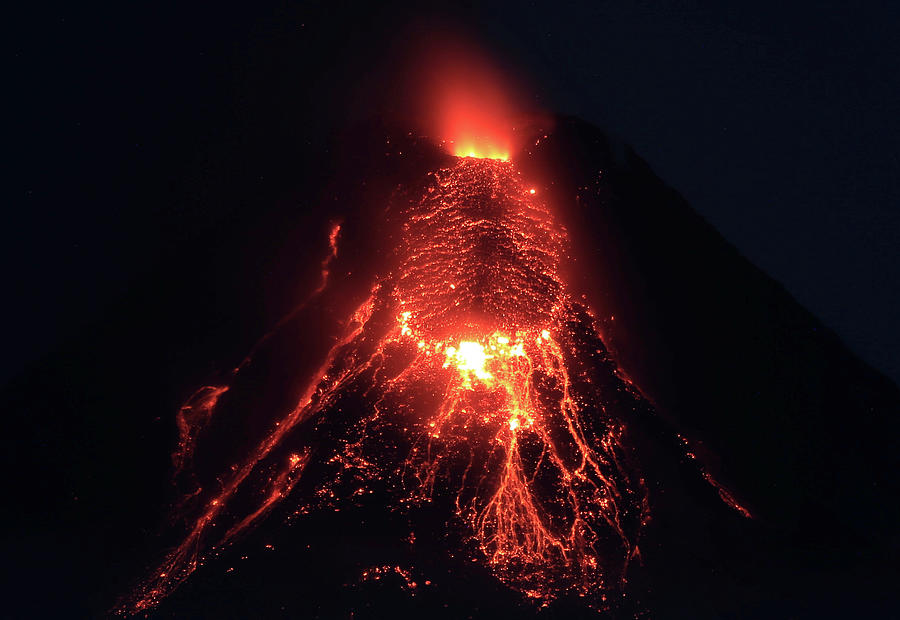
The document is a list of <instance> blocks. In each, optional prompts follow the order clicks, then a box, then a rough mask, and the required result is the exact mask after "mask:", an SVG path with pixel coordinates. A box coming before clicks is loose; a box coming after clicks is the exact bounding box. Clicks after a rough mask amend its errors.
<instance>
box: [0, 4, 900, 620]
mask: <svg viewBox="0 0 900 620" xmlns="http://www.w3.org/2000/svg"><path fill="white" fill-rule="evenodd" d="M7 24H8V25H9V26H10V28H9V30H10V31H11V33H10V35H9V36H8V38H7V46H6V50H7V51H6V54H7V59H8V60H9V61H10V62H9V65H10V68H11V70H10V71H9V73H8V76H9V77H8V78H7V80H6V91H5V92H6V100H7V101H8V102H9V106H10V111H8V112H7V115H6V123H7V126H8V128H7V134H6V135H7V139H6V144H7V151H8V153H9V157H8V159H9V161H8V163H7V181H6V183H5V189H6V190H7V198H6V204H7V209H6V210H5V212H4V215H5V220H4V225H3V226H2V227H0V235H2V237H0V248H2V249H0V251H2V265H3V269H4V271H3V279H4V283H5V291H6V294H5V295H4V304H3V309H4V318H5V325H6V326H7V330H6V337H5V341H4V345H5V352H4V355H3V357H2V362H0V383H2V384H4V385H6V384H7V383H8V384H9V386H12V387H11V388H10V389H9V390H8V393H10V394H13V395H14V397H13V398H16V396H15V395H16V394H25V395H26V398H25V400H24V404H22V402H20V401H16V407H17V408H16V410H15V412H14V414H13V415H12V416H11V418H13V420H12V422H13V424H12V426H11V427H9V428H7V430H6V432H5V436H6V438H7V442H8V445H7V446H6V447H5V449H4V450H3V451H2V452H3V454H4V457H5V458H6V459H7V461H5V467H7V468H8V469H9V471H10V472H15V475H13V476H11V479H12V480H13V484H14V487H13V489H12V490H10V491H7V492H6V493H5V495H6V496H7V497H13V498H16V501H13V502H10V503H9V505H8V506H7V508H8V511H9V513H10V515H12V516H11V517H10V519H11V521H10V523H11V525H8V526H7V527H6V528H5V530H6V532H7V534H8V536H7V538H8V539H9V540H11V541H12V545H13V546H16V549H15V551H14V554H13V556H14V557H16V558H18V559H17V562H18V563H15V566H12V565H13V564H14V563H13V562H10V566H11V568H10V567H7V568H8V570H10V571H13V570H15V571H17V576H18V581H9V583H13V584H17V583H18V584H27V587H25V588H23V587H21V586H18V585H14V586H13V587H16V588H17V589H18V590H20V592H19V593H21V592H25V591H26V590H28V588H31V589H33V590H34V592H35V594H34V595H33V596H34V597H35V599H36V600H37V599H38V598H39V597H45V596H46V592H45V591H44V590H43V585H42V584H44V583H53V582H54V579H55V581H56V582H58V584H57V586H58V587H57V588H56V589H57V590H59V592H57V594H58V596H59V601H62V602H60V603H55V604H58V605H59V609H60V610H63V609H68V608H70V607H71V604H70V602H69V601H72V600H81V599H82V598H84V599H85V601H86V602H84V608H85V609H104V608H106V609H108V608H109V604H110V602H109V601H110V597H111V596H113V595H114V594H115V593H116V592H121V591H122V589H123V588H124V587H125V586H124V585H122V584H125V583H128V581H129V580H130V579H133V577H134V574H135V573H136V572H139V571H138V569H136V567H135V565H127V566H125V567H124V568H122V570H121V571H120V570H119V568H118V566H113V565H108V564H109V563H108V562H107V560H106V558H108V557H118V556H117V555H116V554H117V553H120V555H122V556H129V559H128V560H123V562H126V563H127V562H133V563H140V562H142V561H143V560H140V559H136V558H141V557H147V554H146V553H145V554H144V555H143V556H142V555H141V554H139V553H135V552H132V551H131V550H130V549H127V546H128V545H132V546H135V545H140V544H143V543H141V542H140V541H138V542H135V541H136V540H138V539H142V540H143V539H146V540H150V539H152V532H153V531H155V530H154V528H158V526H159V523H160V522H161V521H162V520H163V515H162V514H160V513H159V511H160V510H161V507H163V506H165V505H166V502H167V501H170V500H171V490H170V489H169V487H168V486H167V480H166V475H167V472H168V471H169V467H170V463H169V460H168V458H169V454H168V450H169V448H170V447H171V445H172V442H173V440H174V439H173V438H174V433H175V429H174V422H173V418H174V413H175V410H176V408H177V406H178V403H180V402H183V401H184V399H185V397H186V396H187V395H188V394H190V392H191V391H192V390H193V389H194V388H195V387H196V386H197V385H202V384H203V382H204V381H208V380H209V377H210V376H214V375H215V374H216V373H218V372H221V371H222V370H223V369H226V368H229V367H231V366H229V365H230V364H234V363H236V361H237V360H239V359H241V357H242V356H243V355H244V354H246V352H247V351H248V350H249V349H250V347H251V346H252V344H253V343H254V342H255V341H256V339H257V338H259V336H260V335H261V334H263V333H265V331H266V330H267V329H268V328H270V327H271V326H272V325H274V324H275V323H276V322H277V321H278V319H279V318H280V317H281V316H283V315H284V314H285V313H286V312H287V311H289V310H290V309H291V308H292V307H293V304H295V303H296V302H297V300H298V299H302V298H303V296H304V295H306V293H307V292H308V291H309V290H310V289H311V287H313V286H315V282H317V279H318V277H319V272H318V268H319V265H318V263H317V258H318V257H321V256H322V255H323V252H324V250H325V244H326V240H325V231H326V229H327V227H326V226H325V224H326V220H327V218H328V216H329V214H330V211H329V208H330V206H329V205H325V204H323V203H322V197H323V192H322V191H321V186H322V185H323V184H324V183H326V182H327V181H328V174H329V172H331V162H332V161H336V160H337V159H338V155H337V153H336V149H337V147H336V146H335V145H337V144H339V142H340V141H339V139H338V138H339V137H340V136H341V135H343V134H344V133H345V132H346V131H348V130H349V129H351V128H353V127H354V125H355V124H356V123H360V122H363V121H365V120H366V119H369V118H371V117H372V116H373V115H376V114H380V113H388V114H390V113H396V112H397V111H398V110H402V109H404V107H405V105H406V104H407V103H408V99H409V98H410V97H412V95H413V94H412V93H409V92H405V91H404V90H403V89H402V88H399V87H398V81H397V79H396V78H397V75H398V71H399V67H402V65H403V64H404V63H403V61H404V55H405V54H407V50H408V49H409V48H410V42H411V41H415V40H417V39H421V38H423V37H424V38H426V39H427V38H428V37H429V36H430V34H431V32H432V30H434V29H435V28H437V26H436V25H440V28H441V29H447V30H450V31H453V32H455V33H463V34H464V35H465V36H467V37H469V38H470V39H472V40H473V41H477V42H478V44H479V45H480V46H481V47H482V48H483V49H485V50H487V51H488V53H489V54H490V55H492V56H493V57H494V58H495V59H496V61H497V62H498V63H500V64H502V65H503V66H505V67H507V68H508V70H509V71H510V73H511V74H515V76H516V77H517V78H518V79H519V80H520V81H522V82H524V83H525V84H527V86H528V87H529V90H528V91H527V92H530V93H531V94H532V96H533V100H532V101H529V102H528V103H529V104H532V105H536V106H538V107H540V108H543V109H545V110H548V111H550V112H556V113H562V114H571V115H575V116H578V117H581V118H583V119H585V120H587V121H589V122H591V123H593V124H595V125H597V126H599V127H600V128H602V129H603V130H605V131H607V132H609V133H610V134H611V135H612V136H614V137H616V138H618V139H619V140H621V141H623V142H624V143H627V144H630V145H631V146H633V147H634V149H635V151H636V152H637V153H638V154H639V155H640V156H641V157H642V158H644V159H645V160H646V161H647V162H648V163H649V165H650V166H651V167H652V168H653V170H654V171H655V173H656V174H657V175H659V177H661V178H662V179H663V180H664V181H665V182H666V183H668V184H669V185H670V186H671V187H673V188H674V189H675V190H677V191H678V192H680V193H681V194H682V195H683V196H684V197H685V199H686V200H687V201H688V202H689V203H690V204H691V205H692V206H693V207H694V208H695V209H696V210H697V211H698V212H699V213H700V214H701V215H702V216H704V217H705V218H706V219H707V220H708V221H709V222H710V223H711V224H712V225H713V226H714V227H715V228H716V229H717V230H718V231H719V232H721V233H722V235H723V236H724V237H725V238H726V239H727V240H728V241H729V242H731V243H732V244H734V246H735V247H737V249H738V250H739V251H740V252H741V253H743V254H744V255H745V256H746V257H747V258H749V259H750V261H751V262H753V263H754V264H756V265H757V266H759V267H760V268H761V269H762V270H764V271H765V272H766V273H768V274H769V275H771V276H772V277H773V278H774V279H775V280H777V281H779V282H781V283H782V284H783V285H784V286H785V288H786V289H787V290H788V291H789V292H790V293H791V294H792V295H793V296H795V297H796V299H797V300H798V301H799V302H800V303H801V304H802V305H804V306H806V307H807V308H808V309H809V310H810V311H811V312H812V313H813V314H815V315H816V316H817V317H819V318H820V319H821V320H822V321H823V322H824V323H825V324H826V325H827V326H829V327H831V328H833V329H834V330H835V331H836V333H837V334H838V335H839V336H840V337H841V338H842V339H843V340H844V342H845V343H846V344H847V345H848V346H849V348H850V349H851V350H852V351H853V352H855V353H857V354H858V355H859V356H860V357H861V358H862V359H863V360H865V361H867V362H869V363H870V364H872V366H874V367H875V368H876V369H878V370H880V371H882V372H884V373H885V374H887V375H888V376H889V377H890V378H892V379H893V380H894V381H895V382H897V381H900V356H898V355H897V351H898V350H900V327H898V325H897V323H896V321H895V316H896V314H897V311H896V309H897V307H898V304H900V252H898V251H897V247H898V240H900V209H898V204H900V180H898V179H900V157H898V154H897V146H898V144H900V117H898V114H897V112H898V111H900V86H898V84H900V82H898V76H900V71H898V69H900V67H898V64H900V40H898V38H897V36H896V33H897V32H898V27H900V8H898V7H897V6H895V5H891V4H889V3H869V4H867V5H862V6H851V5H846V4H838V3H830V2H818V3H804V2H800V3H784V2H778V3H765V2H752V3H751V2H728V3H724V2H711V3H708V4H705V5H704V4H701V3H694V2H654V3H649V2H619V3H605V2H584V3H565V2H554V3H540V4H538V3H525V2H521V3H519V2H509V3H480V2H465V3H455V4H453V5H450V4H449V3H448V4H445V5H442V6H431V7H426V6H423V5H422V4H421V3H398V2H387V3H365V4H364V3H359V5H358V6H357V5H355V4H352V3H330V2H317V3H306V4H302V3H297V4H292V3H278V4H269V3H259V2H257V3H246V4H245V5H243V6H240V5H235V4H232V3H208V4H197V3H168V2H161V3H112V2H106V3H92V4H89V5H77V6H76V5H62V4H61V3H60V4H53V3H50V4H39V5H38V4H30V5H27V6H26V5H21V6H18V7H16V8H14V9H12V10H11V11H10V12H9V13H8V14H7ZM286 222H287V224H286ZM297 230H301V231H306V232H304V233H303V234H297ZM297 238H303V239H306V240H308V244H307V245H302V244H301V245H299V246H297V245H295V246H291V245H287V244H285V243H284V240H285V239H297ZM350 250H352V249H350ZM683 251H684V252H685V253H689V252H691V247H690V245H689V244H685V247H684V248H683ZM289 287H293V290H287V289H288V288H289ZM94 343H96V348H95V347H94ZM29 369H30V370H31V371H32V372H31V375H29V374H28V371H29ZM29 376H30V377H31V378H30V379H22V377H29ZM35 377H36V378H35ZM47 385H51V386H52V387H53V389H52V390H43V389H42V388H41V387H40V386H47ZM33 386H38V387H37V388H34V389H33ZM135 411H136V412H137V413H136V414H135V415H134V418H133V419H130V418H128V416H129V415H132V413H134V412H135ZM47 412H49V413H47ZM43 415H45V416H46V417H41V416H43ZM886 415H887V413H886ZM115 493H119V494H120V495H115V497H113V495H114V494H115ZM112 504H115V506H114V507H113V509H110V505H112ZM82 506H89V507H90V508H89V509H85V508H83V507H82ZM148 507H149V508H148ZM117 510H118V512H116V511H117ZM92 511H93V512H92ZM120 515H125V516H124V517H123V518H122V519H121V520H120V519H119V516H120ZM129 515H130V516H129ZM5 516H7V515H6V514H4V517H5ZM110 528H114V529H110ZM64 530H65V531H64ZM81 532H88V534H87V535H82V533H81ZM128 537H131V538H130V539H129V538H128ZM126 539H127V540H126ZM60 541H62V542H60ZM122 541H124V542H122ZM7 542H8V541H6V540H5V541H4V546H6V545H7ZM95 544H96V545H101V546H102V545H105V546H106V547H107V548H106V549H105V550H104V552H103V553H97V554H96V555H95V556H94V557H93V558H88V557H86V553H89V552H90V548H91V547H90V546H91V545H95ZM120 546H121V547H122V549H124V550H121V551H119V550H118V547H120ZM86 548H87V549H88V551H87V552H86V551H85V549H86ZM104 554H105V555H104ZM13 556H11V557H13ZM23 558H24V559H23ZM29 562H30V563H31V564H30V565H28V566H24V564H28V563H29ZM91 562H93V563H94V564H95V566H94V569H93V570H94V572H91V569H90V567H91ZM48 571H49V572H48ZM104 571H106V573H104ZM118 573H121V575H122V576H121V579H122V583H121V584H116V583H113V582H112V579H111V578H110V579H107V580H106V581H105V582H104V584H103V587H102V588H99V586H97V587H98V588H99V589H101V590H104V591H103V592H99V590H98V591H97V592H94V591H93V590H90V589H91V588H94V586H96V584H95V583H94V582H96V581H98V580H102V579H103V577H102V575H104V574H107V575H117V574H118ZM97 575H100V576H99V577H98V576H97ZM54 576H55V577H54ZM79 580H80V581H79ZM88 590H90V591H89V592H88ZM85 593H86V594H85ZM26 594H27V595H28V596H32V595H31V594H30V593H27V592H26ZM87 599H90V600H87ZM26 604H27V605H30V604H31V603H28V602H26V603H23V605H26ZM23 608H28V609H30V607H27V606H26V607H23ZM0 615H2V613H0ZM75 615H77V614H75ZM57 617H58V615H57Z"/></svg>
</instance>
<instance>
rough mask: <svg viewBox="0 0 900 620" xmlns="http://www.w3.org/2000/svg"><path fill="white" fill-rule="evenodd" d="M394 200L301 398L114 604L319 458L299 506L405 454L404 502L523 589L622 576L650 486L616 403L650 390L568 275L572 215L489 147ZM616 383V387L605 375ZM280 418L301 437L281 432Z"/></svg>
mask: <svg viewBox="0 0 900 620" xmlns="http://www.w3.org/2000/svg"><path fill="white" fill-rule="evenodd" d="M391 210H392V214H393V217H394V218H395V219H397V220H398V221H400V222H402V233H401V234H400V238H399V240H398V243H397V250H396V256H395V265H394V268H393V269H392V270H390V272H388V273H386V274H384V275H383V276H382V277H381V278H380V279H379V281H378V283H377V284H376V286H375V288H374V289H373V292H372V294H371V296H370V298H369V299H368V300H367V301H366V302H365V303H364V304H363V305H362V306H361V307H360V308H359V309H358V310H357V311H356V312H355V314H354V316H353V317H352V318H351V319H350V320H349V321H348V327H347V332H346V334H345V335H344V337H343V339H342V340H341V341H340V342H339V343H338V344H337V345H336V346H335V347H334V348H333V349H332V350H331V352H330V353H329V354H328V356H327V359H326V360H325V362H324V363H323V365H322V367H321V370H320V372H318V373H317V374H316V375H315V376H314V377H313V378H312V380H311V381H310V383H309V384H308V385H309V387H308V389H307V391H306V392H305V394H304V395H303V397H302V398H301V400H300V402H299V403H298V404H297V405H296V407H294V408H293V409H292V410H291V411H289V412H288V413H287V414H286V415H285V416H284V417H283V418H282V419H281V420H280V421H279V422H278V423H277V424H276V426H275V428H274V429H273V430H272V431H271V433H270V434H269V435H268V436H267V437H266V438H265V439H264V440H263V442H262V443H261V444H260V445H259V446H257V448H256V449H255V450H253V451H252V453H251V454H250V455H249V456H248V457H247V459H246V460H245V461H244V462H243V463H242V464H240V465H238V466H235V467H233V468H232V472H231V474H230V477H228V478H226V479H225V481H224V483H223V485H222V487H221V489H220V490H219V491H218V492H216V493H214V494H212V495H210V496H209V497H207V498H205V500H204V501H205V503H204V507H203V508H202V509H201V510H200V513H199V515H197V516H196V517H195V519H194V521H193V525H192V526H191V527H190V528H189V530H188V533H187V536H186V537H185V539H184V540H183V542H182V543H181V544H180V545H179V546H178V547H177V548H176V549H174V550H173V551H172V552H171V553H170V554H169V556H168V557H167V558H166V559H165V560H164V561H163V563H162V566H161V568H160V569H159V570H157V571H155V573H154V575H153V576H152V578H151V579H149V580H148V581H147V582H146V583H145V584H143V585H142V586H141V587H140V588H138V590H137V591H136V592H135V593H134V595H133V596H132V597H131V598H129V599H128V600H127V601H126V602H124V603H123V604H122V605H121V607H120V608H119V610H118V611H120V612H122V613H134V612H137V611H141V610H146V609H148V608H150V607H153V606H154V605H156V604H158V603H159V602H160V600H161V599H162V598H163V597H165V596H166V595H167V594H168V593H169V592H171V590H172V589H173V588H175V587H176V586H177V585H178V584H179V583H181V582H182V581H183V580H184V579H186V578H187V577H188V576H189V575H190V573H191V572H192V571H193V570H194V569H195V568H196V567H197V565H198V564H200V563H202V562H203V560H204V558H205V557H208V556H209V554H211V553H216V552H218V550H220V549H222V548H223V547H224V546H226V545H227V544H229V542H230V541H231V540H233V539H234V537H235V536H237V535H238V534H240V533H241V532H243V531H245V530H246V529H247V528H249V527H251V526H252V525H253V524H254V523H256V522H257V521H258V520H259V518H261V517H262V516H263V515H264V514H266V513H267V512H268V511H269V510H270V509H271V508H272V507H273V506H274V505H276V504H277V503H279V502H280V501H282V500H283V499H284V498H285V497H287V496H288V494H290V493H291V491H292V489H294V487H295V485H296V483H297V481H298V480H299V479H300V477H301V476H302V474H303V472H304V468H308V467H309V466H310V463H313V462H315V463H319V464H324V465H323V466H328V467H332V468H333V469H334V473H333V475H329V476H327V482H322V483H321V484H317V486H316V488H315V489H314V490H313V492H312V494H311V497H296V498H295V499H296V503H297V504H298V505H299V506H301V507H302V509H303V510H304V511H306V510H310V509H313V508H316V507H322V506H324V505H331V504H334V503H335V502H337V501H340V500H341V499H346V497H343V496H342V493H343V492H344V491H343V489H344V487H346V486H348V485H347V484H346V483H347V481H348V480H349V481H353V482H352V484H353V486H352V488H354V489H361V488H364V487H365V484H366V483H369V484H371V485H376V483H377V482H378V481H383V480H384V479H385V478H388V477H392V476H393V474H395V473H397V474H399V479H400V480H402V481H403V484H402V485H400V488H398V489H396V490H395V496H394V497H392V498H390V499H391V500H392V502H393V505H394V506H395V507H396V506H402V507H404V509H405V510H406V509H408V510H410V511H414V510H415V507H416V506H417V505H420V504H421V503H423V502H433V501H439V500H440V499H441V498H449V502H450V505H451V506H453V507H454V509H455V512H456V517H455V518H456V522H457V523H458V524H459V525H460V526H461V527H462V528H464V530H465V532H467V533H465V534H464V535H463V536H461V539H463V540H465V541H469V542H470V543H471V544H470V545H467V552H469V553H471V554H472V555H473V556H474V558H475V559H481V560H482V561H483V562H485V564H486V565H487V566H488V567H489V568H490V569H491V570H492V572H493V573H494V575H495V576H496V577H497V578H498V579H500V580H501V581H502V582H503V583H505V584H507V585H508V586H509V587H511V588H514V589H516V590H518V591H520V592H522V593H524V594H525V595H527V596H529V597H531V598H534V599H537V600H538V601H541V602H543V603H547V602H549V601H552V600H553V599H554V598H556V597H558V596H561V595H566V594H568V595H576V596H580V597H584V598H585V599H586V600H587V602H588V603H589V604H591V605H593V606H596V607H603V606H604V602H603V601H605V600H606V596H607V594H608V593H609V592H610V591H611V590H614V589H616V588H618V587H620V586H621V584H622V583H623V582H624V579H625V573H626V570H627V567H628V564H629V562H630V560H631V559H632V558H633V557H634V556H635V555H636V554H637V553H638V538H639V534H640V531H641V529H642V527H643V525H644V523H645V521H646V518H647V500H646V491H645V488H644V481H643V480H642V479H641V478H640V476H639V475H638V474H637V473H636V468H635V467H634V464H633V463H632V462H631V460H632V459H631V458H630V456H629V451H628V450H627V449H626V448H625V441H624V438H625V431H626V428H625V421H626V420H625V419H623V418H625V417H627V415H628V413H629V411H627V410H626V409H627V405H625V406H623V405H621V403H622V402H626V403H629V402H637V401H638V400H639V399H640V398H639V396H637V395H636V394H635V393H634V392H633V390H631V389H630V388H629V387H628V386H627V385H626V384H625V383H624V382H622V381H621V380H620V379H619V378H618V376H617V375H616V374H615V370H614V367H613V366H611V363H610V362H609V361H608V358H607V357H605V348H604V347H603V344H602V341H601V340H600V338H599V336H598V335H597V332H596V329H595V328H594V324H593V319H592V318H591V316H590V313H589V312H588V311H587V309H586V308H584V307H583V306H582V305H581V304H579V303H578V302H576V301H574V300H573V299H571V297H570V296H569V295H568V293H567V292H566V288H565V285H564V282H563V281H562V278H561V277H560V275H559V263H560V261H561V260H562V257H563V256H564V253H565V245H566V235H565V231H564V230H562V229H561V227H560V226H559V225H558V224H556V223H555V222H554V221H553V218H552V217H551V215H550V213H549V212H548V210H547V209H546V207H545V206H544V205H543V204H542V201H541V199H540V196H539V195H536V194H535V192H534V191H533V190H530V189H529V188H527V187H526V186H524V185H523V183H522V181H521V177H520V175H519V173H518V171H517V170H516V168H515V165H514V164H513V163H511V162H508V161H500V160H493V159H475V158H459V159H457V160H456V161H455V163H454V164H453V165H452V166H450V167H448V168H444V169H441V170H438V171H435V172H434V173H432V174H430V175H429V176H428V178H427V179H426V180H425V181H424V184H423V186H422V187H419V188H406V193H403V192H399V193H398V194H397V195H395V199H394V204H393V205H392V207H391ZM332 248H334V239H332ZM601 375H602V376H603V378H604V379H603V381H600V380H599V377H601ZM610 385H615V388H614V390H615V394H613V393H611V392H609V391H606V392H604V390H609V389H610V388H609V386H610ZM226 390H227V388H226V387H224V386H220V387H208V388H204V389H203V390H201V391H200V392H198V395H197V396H196V397H195V398H194V399H193V401H192V402H190V403H189V404H188V405H186V406H185V408H183V409H182V414H181V416H180V417H179V424H180V428H181V432H182V448H181V449H182V450H186V451H189V450H190V449H192V446H193V445H194V443H195V441H196V438H197V435H198V434H199V433H201V432H202V429H201V428H200V427H201V426H202V425H204V424H206V423H207V422H208V420H209V419H210V418H211V417H212V416H213V412H214V409H215V407H216V406H217V401H218V399H219V398H220V397H221V396H222V395H223V394H224V393H225V391H226ZM623 394H624V396H623ZM354 399H355V400H354ZM629 399H630V400H629ZM348 402H354V403H356V405H355V406H356V413H354V414H352V415H354V416H355V417H354V418H350V419H348V418H347V416H348V414H347V412H346V408H347V405H346V403H348ZM614 402H615V403H618V404H615V406H614ZM359 403H363V405H364V406H360V405H359ZM616 409H618V410H616ZM334 420H342V422H341V423H340V424H338V423H337V422H334ZM329 424H331V426H328V425H329ZM322 428H327V429H328V430H320V429H322ZM317 433H321V434H322V435H323V436H324V435H327V439H325V438H323V437H320V436H318V435H317ZM388 436H390V437H391V438H392V439H391V441H387V440H386V439H385V437H388ZM289 437H290V440H291V442H293V443H292V445H296V444H298V443H299V444H300V445H301V447H300V448H299V449H294V450H288V449H286V447H285V445H284V444H285V443H286V441H287V440H288V438H289ZM392 447H396V448H395V449H394V448H392ZM184 462H185V458H184V455H183V454H181V455H176V463H177V464H178V466H179V467H181V466H182V465H183V464H184ZM263 472H279V473H275V474H271V473H263ZM325 478H326V477H323V479H325ZM251 492H255V493H257V496H258V494H259V493H260V492H262V501H259V500H258V499H257V500H256V503H255V505H254V506H253V507H252V508H251V509H249V510H244V512H240V511H239V510H238V509H237V508H234V509H229V510H228V511H226V510H225V509H224V507H225V506H226V505H229V503H231V502H233V500H234V498H235V497H236V496H237V495H239V494H240V493H245V494H246V493H251ZM251 495H252V493H251ZM214 526H215V529H213V528H214ZM214 532H225V533H224V534H218V535H215V534H214Z"/></svg>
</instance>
